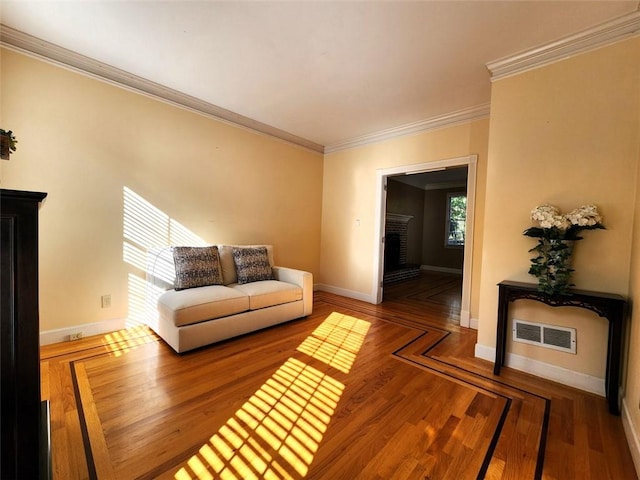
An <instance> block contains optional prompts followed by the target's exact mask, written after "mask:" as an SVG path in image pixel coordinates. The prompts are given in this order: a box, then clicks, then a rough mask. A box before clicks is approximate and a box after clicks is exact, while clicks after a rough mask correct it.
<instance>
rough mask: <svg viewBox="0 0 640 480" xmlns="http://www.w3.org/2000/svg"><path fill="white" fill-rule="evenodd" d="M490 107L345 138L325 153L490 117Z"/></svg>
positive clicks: (468, 109)
mask: <svg viewBox="0 0 640 480" xmlns="http://www.w3.org/2000/svg"><path fill="white" fill-rule="evenodd" d="M489 107H490V105H489V104H488V103H485V104H483V105H478V106H475V107H470V108H465V109H463V110H457V111H455V112H452V113H447V114H445V115H440V116H437V117H433V118H429V119H426V120H420V121H419V122H414V123H407V124H405V125H400V126H399V127H394V128H389V129H387V130H382V131H380V132H376V133H371V134H368V135H362V136H360V137H355V138H352V139H349V140H344V141H342V142H338V143H334V144H331V145H327V146H326V147H325V148H324V153H325V154H328V153H335V152H339V151H341V150H348V149H350V148H355V147H361V146H363V145H370V144H372V143H378V142H382V141H385V140H390V139H392V138H397V137H403V136H405V135H412V134H415V133H422V132H427V131H430V130H437V129H439V128H444V127H450V126H453V125H458V124H461V123H468V122H472V121H474V120H480V119H482V118H488V117H489Z"/></svg>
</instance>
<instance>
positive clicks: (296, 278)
mask: <svg viewBox="0 0 640 480" xmlns="http://www.w3.org/2000/svg"><path fill="white" fill-rule="evenodd" d="M273 276H274V277H275V279H276V280H279V281H281V282H287V283H292V284H293V285H298V286H299V287H301V288H302V300H303V301H304V316H305V317H306V316H307V315H311V312H312V311H313V275H312V274H311V273H310V272H305V271H303V270H296V269H295V268H287V267H273Z"/></svg>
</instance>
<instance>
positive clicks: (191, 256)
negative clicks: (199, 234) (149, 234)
mask: <svg viewBox="0 0 640 480" xmlns="http://www.w3.org/2000/svg"><path fill="white" fill-rule="evenodd" d="M173 262H174V263H175V264H176V281H175V289H176V290H184V289H187V288H194V287H205V286H207V285H222V268H221V266H220V255H219V253H218V247H216V246H212V247H174V248H173Z"/></svg>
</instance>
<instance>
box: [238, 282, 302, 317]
mask: <svg viewBox="0 0 640 480" xmlns="http://www.w3.org/2000/svg"><path fill="white" fill-rule="evenodd" d="M230 287H231V288H233V290H236V291H239V292H242V293H243V294H245V295H247V296H248V297H249V308H250V309H251V310H258V309H260V308H266V307H272V306H274V305H281V304H283V303H289V302H296V301H298V300H302V288H300V287H299V286H297V285H293V284H291V283H286V282H279V281H277V280H264V281H260V282H251V283H245V284H235V285H230Z"/></svg>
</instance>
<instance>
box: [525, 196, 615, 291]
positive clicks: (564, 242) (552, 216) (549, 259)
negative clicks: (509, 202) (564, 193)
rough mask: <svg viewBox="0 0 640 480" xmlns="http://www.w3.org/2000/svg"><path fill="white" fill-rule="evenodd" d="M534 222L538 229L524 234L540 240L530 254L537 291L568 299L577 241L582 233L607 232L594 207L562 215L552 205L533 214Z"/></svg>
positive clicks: (578, 209)
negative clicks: (586, 231)
mask: <svg viewBox="0 0 640 480" xmlns="http://www.w3.org/2000/svg"><path fill="white" fill-rule="evenodd" d="M531 220H535V221H537V222H538V223H539V224H540V226H539V227H530V228H528V229H526V230H525V231H524V232H523V233H524V235H526V236H527V237H533V238H537V239H538V244H537V245H536V246H535V247H533V248H532V249H531V250H529V251H530V252H536V256H535V257H533V258H532V259H531V267H530V268H529V273H530V274H531V275H533V276H535V277H536V278H537V279H538V290H539V291H541V292H542V293H546V294H547V295H566V294H567V293H568V289H569V287H572V286H574V285H573V284H572V283H571V273H572V272H573V271H574V269H573V268H571V256H572V254H573V246H574V242H575V241H576V240H582V237H581V236H579V234H580V232H581V231H582V230H594V229H596V228H602V229H603V228H605V227H604V225H602V217H601V216H600V214H599V213H598V209H597V207H596V206H595V205H583V206H582V207H580V208H576V209H575V210H572V211H571V212H569V213H567V214H565V215H563V214H561V213H560V210H558V209H557V208H556V207H554V206H553V205H549V204H546V203H545V204H542V205H539V206H537V207H536V208H534V209H533V210H532V211H531Z"/></svg>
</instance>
